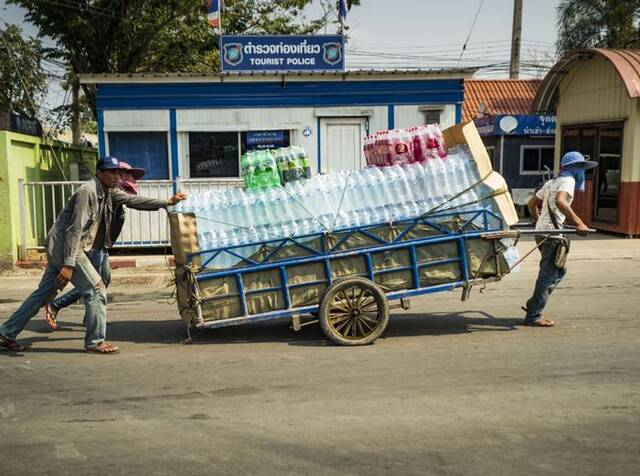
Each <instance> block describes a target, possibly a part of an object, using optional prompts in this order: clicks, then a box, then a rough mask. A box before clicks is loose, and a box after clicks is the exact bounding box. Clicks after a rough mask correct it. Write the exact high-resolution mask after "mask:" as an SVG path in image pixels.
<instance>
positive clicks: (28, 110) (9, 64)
mask: <svg viewBox="0 0 640 476" xmlns="http://www.w3.org/2000/svg"><path fill="white" fill-rule="evenodd" d="M46 92H47V83H46V73H45V71H44V70H43V68H42V45H41V43H40V41H39V40H37V39H34V38H28V39H24V38H23V37H22V30H21V29H20V28H19V27H17V26H15V25H10V26H8V27H7V29H6V30H0V110H5V111H14V112H17V113H20V114H24V115H26V116H29V117H34V118H35V117H37V116H38V104H41V103H42V99H43V97H44V95H45V94H46Z"/></svg>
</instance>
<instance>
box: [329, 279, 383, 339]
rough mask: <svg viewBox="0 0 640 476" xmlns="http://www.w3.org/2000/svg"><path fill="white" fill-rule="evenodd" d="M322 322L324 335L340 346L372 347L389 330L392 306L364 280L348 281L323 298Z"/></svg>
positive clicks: (330, 290)
mask: <svg viewBox="0 0 640 476" xmlns="http://www.w3.org/2000/svg"><path fill="white" fill-rule="evenodd" d="M319 318H320V325H321V326H322V331H323V332H324V334H325V335H326V336H327V337H328V338H329V339H331V340H332V341H333V342H335V343H336V344H339V345H365V344H370V343H372V342H373V341H374V340H376V339H377V338H378V337H380V336H381V335H382V333H383V332H384V330H385V329H386V328H387V324H388V323H389V303H388V302H387V297H386V296H385V295H384V293H383V292H382V291H381V290H380V288H379V287H378V286H376V284H375V283H373V282H371V281H370V280H368V279H366V278H362V277H360V276H354V277H351V278H344V279H340V280H337V282H336V283H335V284H334V285H333V286H332V287H331V288H330V289H329V290H328V291H327V292H326V293H325V295H324V296H323V298H322V301H321V302H320V311H319Z"/></svg>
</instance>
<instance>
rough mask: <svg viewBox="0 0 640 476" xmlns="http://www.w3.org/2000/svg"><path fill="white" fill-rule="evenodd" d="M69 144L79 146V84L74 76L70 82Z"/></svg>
mask: <svg viewBox="0 0 640 476" xmlns="http://www.w3.org/2000/svg"><path fill="white" fill-rule="evenodd" d="M71 92H72V98H73V99H72V101H71V137H72V139H71V142H72V143H73V145H80V139H81V131H80V84H79V83H78V78H77V77H75V76H74V78H73V80H72V82H71Z"/></svg>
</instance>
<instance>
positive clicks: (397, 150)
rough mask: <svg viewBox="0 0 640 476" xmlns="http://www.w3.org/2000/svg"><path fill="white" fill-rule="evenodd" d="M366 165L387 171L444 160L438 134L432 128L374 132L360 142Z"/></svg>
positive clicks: (432, 125) (439, 134)
mask: <svg viewBox="0 0 640 476" xmlns="http://www.w3.org/2000/svg"><path fill="white" fill-rule="evenodd" d="M364 155H365V159H366V161H367V165H372V166H375V167H389V166H392V165H408V164H411V163H414V162H420V163H423V162H426V161H427V160H429V159H437V158H445V157H447V151H446V149H445V144H444V139H443V137H442V131H441V130H440V128H439V127H438V126H437V125H436V124H430V125H426V126H417V127H410V128H408V129H392V130H389V131H378V132H376V133H375V134H372V135H369V136H366V137H365V138H364Z"/></svg>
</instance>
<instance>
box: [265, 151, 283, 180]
mask: <svg viewBox="0 0 640 476" xmlns="http://www.w3.org/2000/svg"><path fill="white" fill-rule="evenodd" d="M264 173H265V182H264V186H265V187H277V186H278V185H280V175H279V174H278V166H277V165H276V159H275V157H274V155H273V153H272V152H271V151H270V150H265V151H264Z"/></svg>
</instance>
